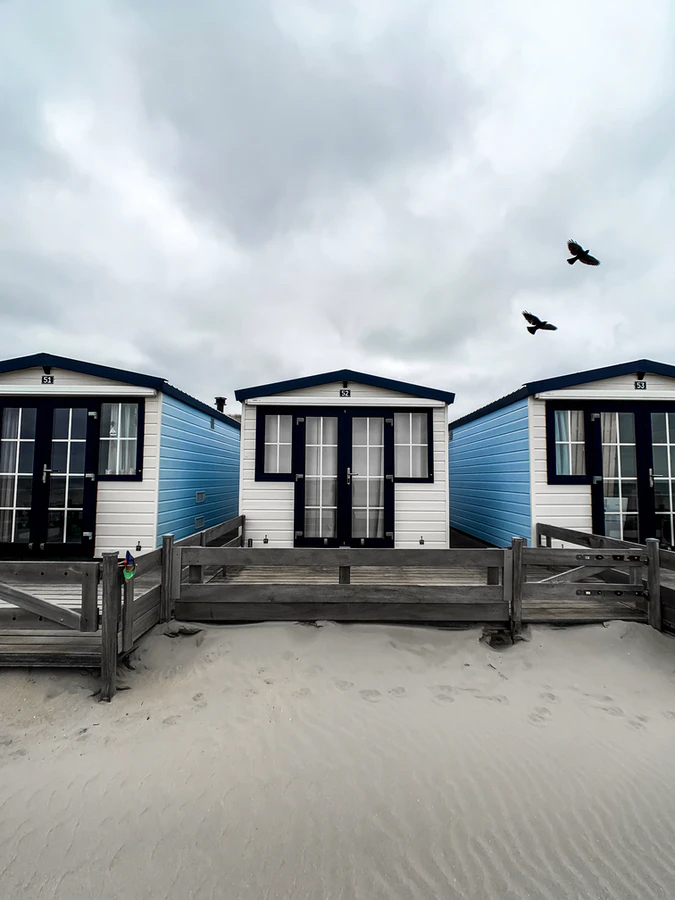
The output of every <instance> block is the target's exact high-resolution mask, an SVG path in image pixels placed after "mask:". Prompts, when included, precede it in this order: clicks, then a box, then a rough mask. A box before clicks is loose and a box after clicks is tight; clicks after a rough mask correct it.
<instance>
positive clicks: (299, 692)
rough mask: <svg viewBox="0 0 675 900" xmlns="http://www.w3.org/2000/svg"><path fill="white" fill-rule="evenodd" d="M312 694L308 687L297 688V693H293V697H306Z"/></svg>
mask: <svg viewBox="0 0 675 900" xmlns="http://www.w3.org/2000/svg"><path fill="white" fill-rule="evenodd" d="M311 693H312V692H311V691H310V689H309V688H308V687H301V688H298V689H297V691H293V696H294V697H308V696H309V695H310V694H311Z"/></svg>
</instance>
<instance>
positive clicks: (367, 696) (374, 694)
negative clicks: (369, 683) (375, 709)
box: [359, 688, 382, 703]
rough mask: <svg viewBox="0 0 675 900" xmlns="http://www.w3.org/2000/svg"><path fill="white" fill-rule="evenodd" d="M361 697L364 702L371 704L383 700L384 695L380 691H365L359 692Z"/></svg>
mask: <svg viewBox="0 0 675 900" xmlns="http://www.w3.org/2000/svg"><path fill="white" fill-rule="evenodd" d="M359 696H360V697H363V699H364V700H367V701H368V702H369V703H377V702H378V701H379V700H381V699H382V694H381V693H380V692H379V691H375V690H369V689H367V688H366V689H365V690H363V691H359Z"/></svg>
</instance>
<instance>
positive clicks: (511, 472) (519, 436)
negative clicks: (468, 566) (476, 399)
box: [449, 398, 531, 547]
mask: <svg viewBox="0 0 675 900" xmlns="http://www.w3.org/2000/svg"><path fill="white" fill-rule="evenodd" d="M527 402H528V401H527V398H524V399H523V400H520V401H518V402H517V403H513V404H512V405H511V406H507V407H505V408H503V409H499V410H496V411H495V412H492V413H488V414H487V415H485V416H483V417H482V418H480V419H476V420H474V421H473V422H469V423H467V424H466V425H460V426H459V428H456V429H453V437H452V440H451V441H450V444H449V460H450V524H451V525H452V527H453V528H457V529H459V530H460V531H464V532H465V533H466V534H471V535H474V537H477V538H480V539H481V540H484V541H487V542H488V543H490V544H495V545H496V546H498V547H503V546H505V545H507V544H510V543H511V538H512V537H523V538H526V539H527V541H528V543H529V541H530V537H531V507H530V445H529V431H528V416H527Z"/></svg>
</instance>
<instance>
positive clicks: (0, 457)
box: [0, 441, 16, 472]
mask: <svg viewBox="0 0 675 900" xmlns="http://www.w3.org/2000/svg"><path fill="white" fill-rule="evenodd" d="M0 472H16V442H15V441H0Z"/></svg>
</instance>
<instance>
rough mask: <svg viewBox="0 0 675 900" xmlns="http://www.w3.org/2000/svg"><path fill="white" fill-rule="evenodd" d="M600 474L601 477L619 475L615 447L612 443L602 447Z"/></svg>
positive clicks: (615, 476)
mask: <svg viewBox="0 0 675 900" xmlns="http://www.w3.org/2000/svg"><path fill="white" fill-rule="evenodd" d="M602 475H603V478H617V477H618V475H619V460H618V455H617V448H616V447H615V446H613V445H612V444H606V445H605V446H604V447H603V448H602Z"/></svg>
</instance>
